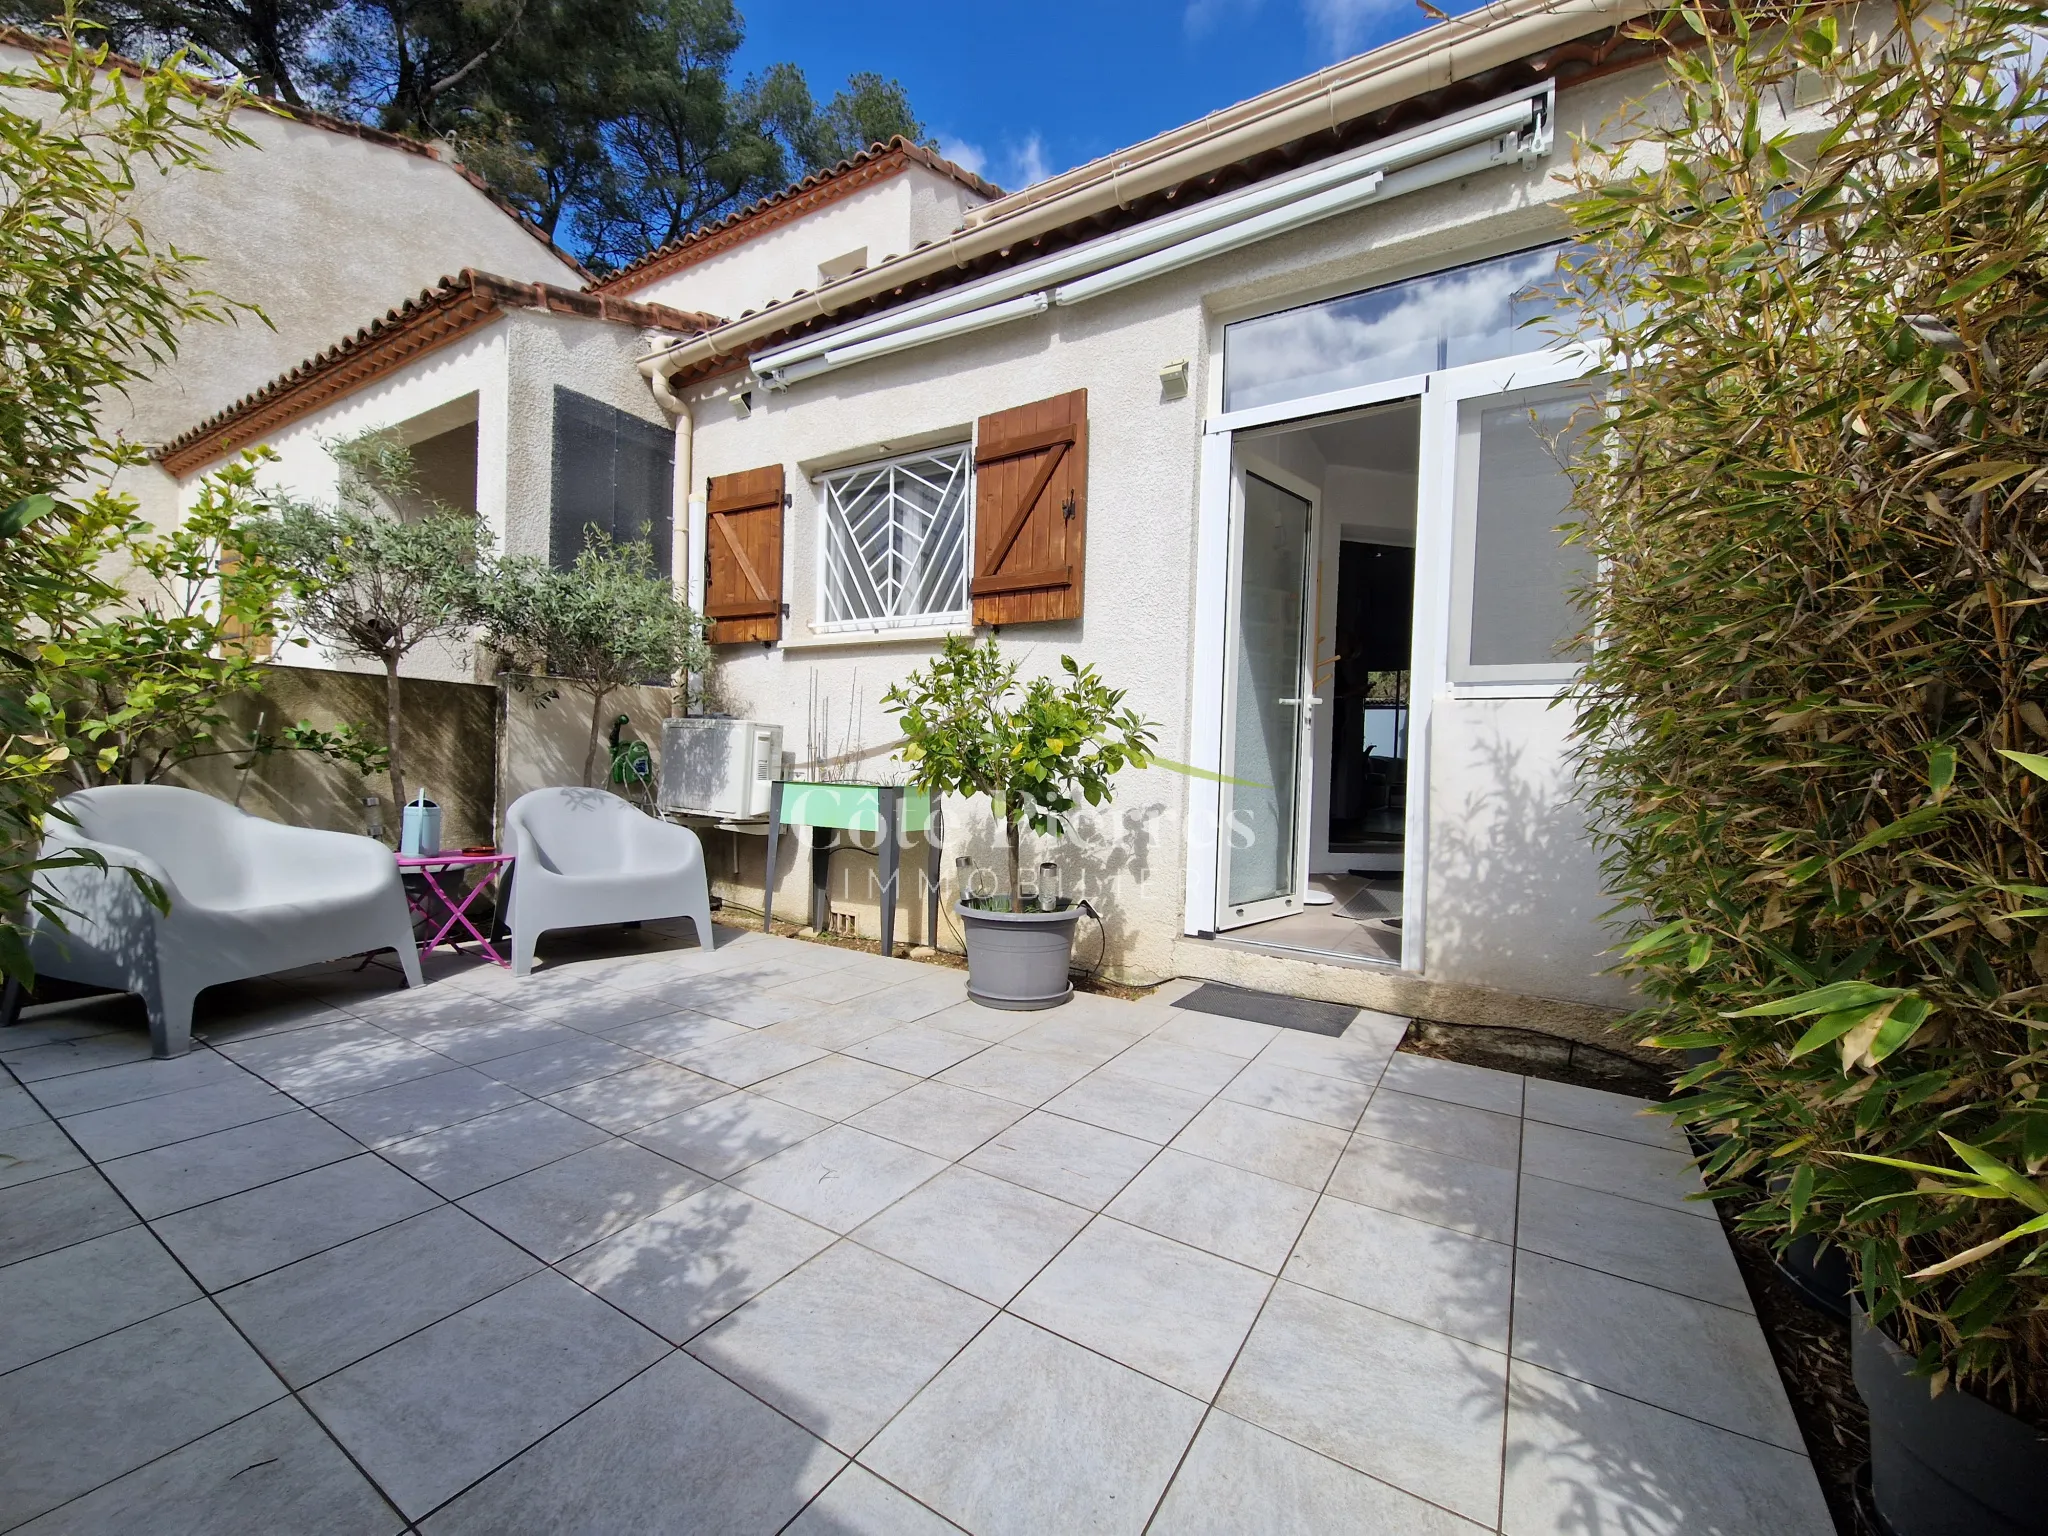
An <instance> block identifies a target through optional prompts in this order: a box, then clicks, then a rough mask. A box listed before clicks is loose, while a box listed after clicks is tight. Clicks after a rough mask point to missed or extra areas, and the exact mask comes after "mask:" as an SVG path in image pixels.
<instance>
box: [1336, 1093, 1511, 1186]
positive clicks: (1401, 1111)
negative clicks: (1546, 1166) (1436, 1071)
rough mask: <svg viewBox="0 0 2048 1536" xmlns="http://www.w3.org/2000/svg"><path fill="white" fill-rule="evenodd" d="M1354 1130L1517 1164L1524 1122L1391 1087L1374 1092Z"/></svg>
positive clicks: (1476, 1158) (1453, 1153) (1486, 1160)
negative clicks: (1369, 1103) (1398, 1090)
mask: <svg viewBox="0 0 2048 1536" xmlns="http://www.w3.org/2000/svg"><path fill="white" fill-rule="evenodd" d="M1358 1134H1359V1135H1361V1136H1371V1137H1373V1138H1375V1139H1376V1140H1379V1141H1398V1142H1400V1143H1401V1144H1402V1145H1403V1146H1406V1147H1421V1148H1422V1149H1423V1150H1424V1151H1426V1152H1445V1153H1448V1154H1450V1155H1451V1156H1452V1157H1463V1158H1469V1159H1471V1160H1472V1161H1473V1162H1475V1163H1490V1164H1492V1165H1493V1166H1494V1167H1496V1168H1510V1169H1512V1168H1518V1167H1520V1166H1521V1161H1522V1122H1521V1121H1520V1120H1518V1119H1517V1118H1515V1116H1513V1115H1500V1114H1495V1113H1494V1112H1493V1111H1492V1110H1489V1109H1474V1108H1472V1107H1471V1106H1470V1105H1467V1104H1451V1103H1446V1102H1445V1101H1444V1100H1442V1099H1425V1098H1421V1097H1419V1096H1417V1095H1415V1094H1412V1093H1400V1092H1397V1091H1396V1090H1394V1089H1392V1088H1382V1089H1380V1091H1379V1092H1378V1093H1376V1094H1374V1095H1373V1099H1372V1106H1371V1108H1369V1109H1367V1110H1366V1112H1365V1114H1364V1116H1363V1117H1362V1118H1361V1119H1360V1120H1359V1122H1358Z"/></svg>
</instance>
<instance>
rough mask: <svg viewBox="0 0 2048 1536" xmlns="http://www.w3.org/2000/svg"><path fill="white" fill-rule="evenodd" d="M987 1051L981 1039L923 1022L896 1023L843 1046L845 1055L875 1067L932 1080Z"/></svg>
mask: <svg viewBox="0 0 2048 1536" xmlns="http://www.w3.org/2000/svg"><path fill="white" fill-rule="evenodd" d="M987 1049H988V1042H987V1041H985V1040H977V1039H975V1038H974V1037H973V1036H972V1035H956V1034H954V1033H953V1032H952V1031H951V1030H949V1029H940V1028H939V1027H938V1026H937V1025H935V1024H930V1023H926V1022H923V1021H920V1022H918V1023H914V1024H898V1025H896V1026H895V1027H894V1028H892V1029H889V1030H887V1031H885V1032H883V1033H881V1034H875V1035H869V1036H868V1037H867V1038H866V1039H864V1040H861V1041H859V1042H857V1043H856V1044H853V1045H849V1046H847V1047H845V1050H846V1054H847V1055H849V1056H857V1057H859V1058H860V1059H861V1060H862V1061H872V1062H874V1063H876V1064H877V1065H879V1066H885V1067H894V1068H895V1069H896V1070H897V1071H899V1072H908V1073H910V1074H911V1075H912V1076H913V1077H932V1076H934V1075H936V1074H937V1073H940V1072H943V1071H945V1070H946V1069H947V1068H948V1067H953V1066H958V1065H959V1064H960V1063H961V1062H963V1061H965V1060H967V1059H968V1058H969V1057H970V1056H974V1055H977V1054H979V1053H980V1052H982V1051H985V1050H987Z"/></svg>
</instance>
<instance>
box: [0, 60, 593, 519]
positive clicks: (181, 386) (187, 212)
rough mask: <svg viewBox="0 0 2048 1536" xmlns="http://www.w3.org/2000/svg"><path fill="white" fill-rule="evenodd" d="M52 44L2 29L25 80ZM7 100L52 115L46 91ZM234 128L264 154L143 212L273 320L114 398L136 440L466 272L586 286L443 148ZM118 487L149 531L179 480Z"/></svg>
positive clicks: (290, 129) (260, 123)
mask: <svg viewBox="0 0 2048 1536" xmlns="http://www.w3.org/2000/svg"><path fill="white" fill-rule="evenodd" d="M53 46H57V45H55V44H52V43H49V42H48V41H46V40H43V39H39V38H36V37H34V36H31V35H29V34H27V33H23V32H19V31H16V30H14V29H11V28H10V29H4V30H0V62H4V64H5V66H6V67H7V68H9V69H12V70H21V71H24V72H27V71H29V70H30V69H31V68H32V66H33V63H34V51H35V50H37V49H42V48H48V47H53ZM110 67H112V68H118V69H124V70H128V71H131V72H132V71H133V70H134V68H135V66H133V65H131V64H128V63H126V61H122V60H118V59H116V60H112V61H110ZM10 104H11V105H13V106H14V107H16V108H17V110H21V109H27V110H32V111H35V112H39V113H40V112H47V111H48V110H50V102H49V100H48V98H46V97H44V96H43V95H42V94H41V93H38V92H16V93H14V98H13V100H12V101H11V103H10ZM235 126H236V127H237V128H238V129H239V130H241V131H242V132H243V133H245V134H247V135H248V136H249V138H250V139H251V140H252V143H250V144H249V145H246V146H233V147H229V148H225V149H222V150H220V151H219V152H218V153H217V154H216V155H215V156H214V158H213V160H212V162H211V165H210V168H208V169H205V170H181V171H175V172H172V173H171V174H168V175H165V176H160V177H155V178H152V179H148V180H145V181H144V182H143V183H142V184H141V185H139V186H138V187H137V189H136V191H135V194H134V196H133V197H132V199H131V200H130V207H131V208H132V209H133V211H134V213H135V215H136V217H137V218H138V220H139V221H140V222H141V224H142V226H143V228H144V230H145V231H146V232H147V234H148V235H149V237H150V238H151V239H152V240H154V241H156V242H158V243H159V244H168V245H175V246H176V247H177V248H178V249H179V250H181V251H186V252H190V253H192V254H195V255H198V256H201V257H203V258H205V265H204V266H203V267H201V268H200V269H199V270H198V273H197V281H199V282H200V283H201V284H202V285H203V286H205V287H207V288H210V289H212V290H214V291H215V292H218V293H219V294H221V295H222V296H223V297H224V298H226V299H229V300H232V301H236V302H239V303H244V304H253V305H255V306H257V307H258V308H259V309H260V310H261V312H262V318H261V319H258V318H256V317H254V316H245V317H243V318H242V319H240V320H239V321H237V322H235V323H230V324H222V325H194V326H187V327H185V328H183V329H182V330H181V332H180V334H179V337H178V351H177V355H176V357H174V358H173V359H171V360H170V361H169V362H167V363H165V364H164V365H163V366H161V367H159V368H158V369H156V370H155V372H154V373H153V375H152V377H151V378H150V381H149V385H148V387H147V388H141V389H136V390H133V391H131V392H130V393H129V394H128V395H126V396H125V397H122V398H119V399H114V400H110V401H108V402H107V405H106V407H105V413H104V417H103V425H104V426H105V427H106V428H107V429H109V430H110V431H111V432H113V433H117V434H119V435H120V436H123V437H125V438H127V439H129V440H130V441H132V442H138V443H142V444H147V445H155V444H161V443H165V442H168V441H169V440H170V439H171V438H173V437H175V436H177V435H178V434H179V433H181V432H183V431H185V430H186V429H187V428H189V427H191V426H192V424H193V423H195V422H197V421H201V420H204V419H206V418H207V417H210V416H212V415H214V414H215V413H217V412H220V411H222V410H225V409H226V408H227V407H229V406H231V405H232V404H234V402H235V401H237V400H239V399H240V398H242V397H243V396H245V395H247V394H250V393H252V392H253V391H255V390H257V389H260V388H261V387H262V386H263V385H265V384H267V383H268V382H269V381H271V380H272V379H274V378H276V377H277V376H278V375H280V374H282V373H284V372H285V371H287V370H288V369H290V368H292V367H293V366H294V365H295V364H297V363H298V362H300V361H301V360H302V359H304V358H307V357H310V356H311V355H312V354H313V353H315V352H317V351H319V350H320V349H322V348H324V347H327V346H329V345H331V344H332V343H333V342H334V341H335V340H336V339H337V338H338V337H341V336H343V335H346V334H348V333H349V332H351V331H353V330H354V329H355V328H356V327H358V326H360V325H362V324H363V323H364V322H365V321H367V320H368V319H370V318H371V317H372V316H375V315H378V314H381V313H382V312H384V311H385V310H387V309H389V308H390V307H392V306H393V305H396V304H399V303H402V302H403V301H404V300H406V299H407V298H409V297H410V296H412V295H413V294H416V293H418V292H419V291H420V290H422V289H424V288H428V287H431V286H432V285H433V284H434V283H435V282H437V281H438V280H439V279H440V278H441V277H443V276H444V275H447V274H450V273H454V272H459V271H461V270H462V269H463V268H465V267H474V268H479V269H481V270H484V271H487V272H496V273H502V274H503V275H505V276H506V277H508V278H511V279H513V280H515V281H521V282H545V283H555V284H562V285H566V286H568V287H572V288H574V287H579V286H581V285H582V284H583V283H584V282H586V281H587V280H588V278H589V274H588V273H587V272H585V271H584V270H583V268H582V267H581V266H580V265H578V264H577V262H576V261H575V260H574V259H573V258H572V257H570V256H569V254H568V253H567V252H565V251H562V250H560V249H558V248H557V247H556V246H554V245H553V244H552V243H551V242H550V241H548V240H547V239H546V238H545V237H544V236H543V235H542V234H541V233H540V231H539V230H537V229H536V228H534V227H533V226H532V225H531V224H528V223H527V222H525V221H524V220H523V219H521V218H520V217H519V216H518V215H517V214H515V213H513V212H512V211H511V210H510V209H509V208H508V207H506V206H505V205H503V204H501V203H499V202H498V201H497V200H496V199H495V198H494V197H493V196H492V195H491V194H490V192H488V191H487V190H486V189H485V187H484V185H483V183H482V182H481V181H480V180H479V179H478V178H476V177H475V176H473V175H471V174H470V173H469V172H467V171H466V170H464V169H463V168H462V167H461V166H460V165H459V164H457V163H456V162H455V161H454V159H453V158H452V157H451V156H449V155H448V154H447V153H446V152H445V150H443V149H442V148H440V147H437V146H430V145H427V144H422V143H418V142H416V141H414V140H411V139H406V138H402V137H400V136H398V135H396V134H388V133H380V132H378V131H377V130H375V129H372V128H365V127H362V126H360V125H358V124H355V123H349V122H345V121H342V120H341V119H338V118H332V117H328V116H326V115H325V114H323V113H318V112H311V111H296V110H290V109H283V108H278V107H276V106H275V104H265V105H261V106H251V107H250V108H248V109H246V110H243V111H239V112H237V113H236V114H235ZM266 321H267V322H268V323H267V324H266V323H265V322H266ZM120 485H121V488H122V489H124V490H126V491H128V492H130V493H131V494H133V495H135V496H136V497H137V498H138V500H139V501H140V502H141V505H142V510H143V513H144V515H145V516H148V517H149V518H150V519H151V520H152V521H154V522H158V523H163V522H165V521H167V520H168V519H169V518H170V517H171V516H173V515H174V510H173V509H174V508H175V505H176V497H177V492H176V486H175V485H174V483H173V482H172V480H171V478H170V477H167V476H165V475H163V474H161V473H159V472H157V471H155V470H151V469H149V468H147V467H139V468H136V469H132V470H129V471H127V472H126V473H124V475H123V476H122V478H121V482H120Z"/></svg>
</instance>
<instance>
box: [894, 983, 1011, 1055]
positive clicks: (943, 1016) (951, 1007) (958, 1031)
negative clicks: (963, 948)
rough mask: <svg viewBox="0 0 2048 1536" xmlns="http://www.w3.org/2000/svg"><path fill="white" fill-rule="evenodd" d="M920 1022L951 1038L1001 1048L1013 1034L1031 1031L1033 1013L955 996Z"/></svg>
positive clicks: (919, 1021)
mask: <svg viewBox="0 0 2048 1536" xmlns="http://www.w3.org/2000/svg"><path fill="white" fill-rule="evenodd" d="M963 985H964V984H963ZM917 1022H918V1023H920V1024H925V1025H929V1026H930V1027H931V1028H933V1029H943V1030H944V1031H945V1032H946V1033H947V1034H949V1035H965V1036H966V1037H967V1038H968V1039H970V1040H979V1041H981V1042H982V1043H983V1044H985V1045H1000V1044H1002V1042H1003V1041H1005V1040H1007V1039H1009V1038H1010V1037H1011V1036H1012V1035H1015V1034H1019V1033H1021V1032H1022V1031H1024V1030H1027V1029H1029V1028H1030V1027H1031V1014H1030V1013H1029V1012H1022V1013H1020V1012H1017V1011H1016V1010H1014V1009H1009V1008H984V1007H983V1006H982V1005H981V1004H980V1003H976V1002H971V1001H969V1002H963V1001H962V1000H961V999H959V998H958V997H956V998H954V999H953V1001H952V1002H950V1003H949V1004H947V1005H946V1006H945V1007H943V1008H940V1009H938V1010H937V1011H935V1012H932V1013H928V1014H926V1015H924V1016H923V1017H922V1018H920V1019H919V1020H918V1021H917Z"/></svg>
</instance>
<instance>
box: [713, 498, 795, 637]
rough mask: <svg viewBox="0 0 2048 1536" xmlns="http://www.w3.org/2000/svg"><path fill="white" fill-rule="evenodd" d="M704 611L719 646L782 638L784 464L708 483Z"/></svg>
mask: <svg viewBox="0 0 2048 1536" xmlns="http://www.w3.org/2000/svg"><path fill="white" fill-rule="evenodd" d="M704 510H705V518H704V521H705V524H706V527H705V535H704V542H705V544H706V545H707V546H708V547H707V548H706V549H705V551H704V558H705V573H706V574H705V580H704V616H705V617H706V618H708V619H710V620H711V621H712V624H711V631H710V635H709V639H710V640H711V643H712V644H714V645H731V644H733V643H734V642H736V641H741V640H780V639H781V638H782V466H781V465H780V464H769V465H767V466H765V467H763V468H761V469H744V470H741V471H740V472H739V473H738V474H736V475H713V476H712V477H711V479H710V482H709V483H708V485H707V486H706V501H705V509H704Z"/></svg>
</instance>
